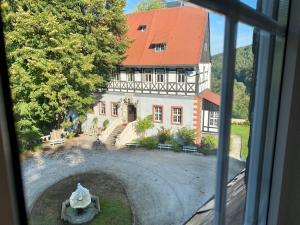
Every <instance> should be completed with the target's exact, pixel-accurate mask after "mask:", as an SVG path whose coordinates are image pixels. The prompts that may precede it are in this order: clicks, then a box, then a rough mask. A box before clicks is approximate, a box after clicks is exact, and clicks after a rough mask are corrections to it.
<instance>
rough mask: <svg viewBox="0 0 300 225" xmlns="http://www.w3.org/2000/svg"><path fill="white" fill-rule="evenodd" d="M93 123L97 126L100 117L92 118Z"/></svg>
mask: <svg viewBox="0 0 300 225" xmlns="http://www.w3.org/2000/svg"><path fill="white" fill-rule="evenodd" d="M92 124H93V125H94V126H96V125H97V124H98V118H97V117H94V119H93V120H92Z"/></svg>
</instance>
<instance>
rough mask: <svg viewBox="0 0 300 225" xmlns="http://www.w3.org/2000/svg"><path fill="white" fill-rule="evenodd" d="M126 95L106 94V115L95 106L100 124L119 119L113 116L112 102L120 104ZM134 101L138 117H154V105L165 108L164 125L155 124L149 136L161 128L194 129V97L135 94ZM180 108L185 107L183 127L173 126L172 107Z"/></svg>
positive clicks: (104, 96) (104, 99)
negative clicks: (100, 113) (136, 103)
mask: <svg viewBox="0 0 300 225" xmlns="http://www.w3.org/2000/svg"><path fill="white" fill-rule="evenodd" d="M124 97H125V94H124V93H117V92H111V93H107V94H104V95H103V96H102V98H101V101H104V102H105V104H106V115H99V110H98V105H95V109H96V110H95V112H96V114H95V115H97V117H98V119H99V123H100V124H102V123H103V121H104V120H105V119H108V120H109V121H110V122H111V121H113V120H115V119H116V118H117V117H112V116H111V102H119V101H120V99H121V98H124ZM132 98H133V101H134V102H136V101H138V105H137V117H138V118H145V117H146V116H148V115H152V107H153V105H162V106H163V123H154V128H153V129H152V130H151V131H149V132H148V134H149V135H152V134H156V132H157V129H159V128H160V127H161V126H164V127H165V128H170V129H172V130H174V131H175V130H177V129H178V128H181V127H184V126H185V127H188V128H191V129H193V113H194V111H193V110H194V109H193V108H194V98H193V97H192V96H158V95H157V96H155V95H145V94H139V95H137V94H133V97H132ZM172 106H178V107H183V123H182V125H172V124H171V107H172ZM118 112H119V117H118V118H120V117H122V116H123V114H122V104H121V107H120V108H119V111H118Z"/></svg>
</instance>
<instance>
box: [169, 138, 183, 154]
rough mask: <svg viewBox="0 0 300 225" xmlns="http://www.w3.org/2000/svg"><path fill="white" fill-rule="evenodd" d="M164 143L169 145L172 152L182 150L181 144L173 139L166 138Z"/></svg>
mask: <svg viewBox="0 0 300 225" xmlns="http://www.w3.org/2000/svg"><path fill="white" fill-rule="evenodd" d="M165 144H168V145H171V146H172V150H173V151H174V152H180V151H181V150H182V146H181V145H180V144H178V143H177V142H176V141H175V140H173V139H170V140H167V141H166V142H165Z"/></svg>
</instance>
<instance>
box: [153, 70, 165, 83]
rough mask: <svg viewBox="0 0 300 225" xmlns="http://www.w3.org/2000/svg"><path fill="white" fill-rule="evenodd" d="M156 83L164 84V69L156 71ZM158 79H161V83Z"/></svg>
mask: <svg viewBox="0 0 300 225" xmlns="http://www.w3.org/2000/svg"><path fill="white" fill-rule="evenodd" d="M155 72H156V83H165V74H166V73H165V70H164V69H156V71H155ZM159 77H160V78H162V81H160V79H159Z"/></svg>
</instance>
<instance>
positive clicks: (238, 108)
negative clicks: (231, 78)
mask: <svg viewBox="0 0 300 225" xmlns="http://www.w3.org/2000/svg"><path fill="white" fill-rule="evenodd" d="M249 100H250V97H249V95H248V94H247V92H246V86H245V85H244V84H243V83H241V82H235V84H234V95H233V106H232V117H233V118H237V119H247V118H248V111H249Z"/></svg>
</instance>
